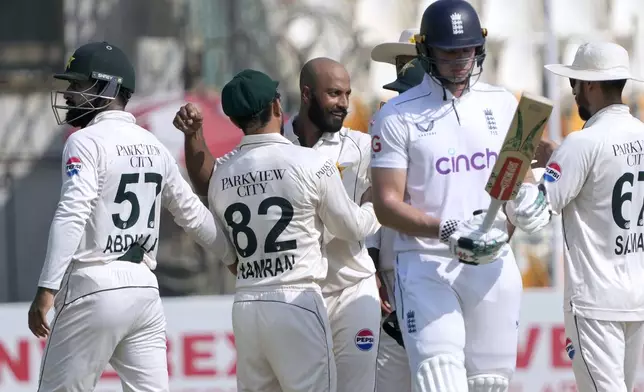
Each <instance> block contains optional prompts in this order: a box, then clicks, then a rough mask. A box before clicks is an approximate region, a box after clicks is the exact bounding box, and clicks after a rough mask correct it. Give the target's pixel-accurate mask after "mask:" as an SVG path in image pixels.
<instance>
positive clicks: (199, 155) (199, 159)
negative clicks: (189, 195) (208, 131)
mask: <svg viewBox="0 0 644 392" xmlns="http://www.w3.org/2000/svg"><path fill="white" fill-rule="evenodd" d="M183 149H184V156H185V161H186V169H187V170H188V177H190V182H192V184H193V185H194V188H195V191H196V192H197V194H199V195H201V196H207V195H208V185H209V184H210V177H211V176H212V173H213V172H214V170H215V164H216V163H215V158H214V157H213V156H212V154H211V153H210V150H209V149H208V146H207V145H206V141H205V139H204V136H203V129H201V128H200V129H199V130H198V131H197V132H195V133H193V134H191V135H186V137H185V138H184V144H183Z"/></svg>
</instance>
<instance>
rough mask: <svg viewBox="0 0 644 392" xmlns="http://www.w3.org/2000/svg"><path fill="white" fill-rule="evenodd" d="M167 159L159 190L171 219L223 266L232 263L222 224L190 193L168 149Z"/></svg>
mask: <svg viewBox="0 0 644 392" xmlns="http://www.w3.org/2000/svg"><path fill="white" fill-rule="evenodd" d="M166 159H167V162H168V170H167V179H166V184H165V186H164V188H163V191H162V200H163V205H164V207H165V208H167V209H168V211H170V213H171V214H172V216H173V217H174V221H175V222H176V223H177V224H178V225H179V226H181V227H182V228H183V229H184V230H185V231H186V233H188V235H190V236H191V237H192V238H193V239H194V240H195V241H196V242H197V243H199V244H200V245H201V246H203V247H204V248H205V249H207V250H209V251H213V252H214V253H215V254H216V255H217V257H218V259H219V260H222V261H223V262H224V263H225V264H226V265H230V264H233V263H234V262H235V258H236V253H235V251H234V248H233V246H232V244H231V243H230V241H229V239H228V236H227V235H226V232H225V231H224V229H223V225H222V224H221V223H220V222H219V221H218V219H217V218H216V217H215V216H213V214H211V213H210V211H209V210H208V208H206V206H205V205H204V204H203V203H202V202H201V200H199V197H198V196H197V195H196V194H195V193H194V192H192V189H191V188H190V185H189V184H188V183H187V182H186V181H185V180H184V179H183V177H182V176H181V173H179V167H178V166H177V163H176V162H175V160H174V158H172V157H171V156H170V153H169V152H167V151H166Z"/></svg>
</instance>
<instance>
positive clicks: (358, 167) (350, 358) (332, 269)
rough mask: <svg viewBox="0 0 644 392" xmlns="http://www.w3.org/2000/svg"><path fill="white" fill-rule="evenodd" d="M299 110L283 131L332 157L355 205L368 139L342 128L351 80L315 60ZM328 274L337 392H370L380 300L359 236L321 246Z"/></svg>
mask: <svg viewBox="0 0 644 392" xmlns="http://www.w3.org/2000/svg"><path fill="white" fill-rule="evenodd" d="M300 94H301V95H300V110H299V113H298V114H297V116H293V117H292V118H291V119H290V120H289V121H288V123H287V124H286V126H285V127H284V136H285V137H286V138H288V139H289V140H291V141H292V142H293V143H294V144H299V145H301V146H304V147H310V148H313V149H314V150H317V151H319V152H321V153H322V154H324V155H325V156H327V157H328V158H330V159H332V160H333V161H334V162H335V163H336V165H337V168H338V170H339V172H340V175H341V177H342V182H343V184H344V188H345V190H346V193H347V194H348V195H349V197H350V198H351V199H352V200H353V201H355V202H356V203H357V202H359V201H360V199H361V198H362V196H363V194H364V193H365V192H366V191H367V190H368V189H369V188H370V187H371V179H370V175H369V161H370V160H371V151H370V150H371V138H370V137H369V135H367V134H365V133H363V132H359V131H354V130H351V129H349V128H345V127H343V126H342V123H343V121H344V119H345V117H346V115H347V113H348V107H349V97H350V94H351V81H350V78H349V74H348V72H347V70H346V69H345V68H344V66H342V64H340V63H338V62H336V61H334V60H331V59H328V58H316V59H312V60H310V61H309V62H307V63H306V64H305V65H304V67H303V68H302V72H301V73H300ZM325 245H326V252H327V256H328V259H329V273H328V274H327V278H326V280H325V281H324V282H323V283H322V293H323V294H324V299H325V302H326V307H327V310H328V312H329V321H330V323H331V330H332V331H333V351H334V353H335V362H336V365H337V367H338V392H373V390H374V388H375V382H376V360H377V355H378V340H379V335H380V319H381V313H380V296H379V293H378V284H377V277H376V275H375V272H376V268H375V265H374V263H373V260H372V259H371V258H370V257H369V253H368V252H367V248H366V246H365V238H364V237H363V238H360V239H358V240H355V241H347V240H345V239H342V238H333V239H332V240H330V241H326V242H325Z"/></svg>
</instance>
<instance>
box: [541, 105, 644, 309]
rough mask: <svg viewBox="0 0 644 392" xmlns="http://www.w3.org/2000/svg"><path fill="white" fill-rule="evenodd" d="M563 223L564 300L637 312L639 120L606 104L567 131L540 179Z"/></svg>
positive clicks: (642, 288) (640, 293) (643, 203)
mask: <svg viewBox="0 0 644 392" xmlns="http://www.w3.org/2000/svg"><path fill="white" fill-rule="evenodd" d="M542 183H543V184H544V185H545V187H546V191H547V195H548V200H549V202H550V204H551V206H552V209H553V211H555V212H558V213H561V216H562V222H563V230H564V233H563V235H564V241H565V248H564V260H565V268H564V308H565V310H566V311H572V312H574V313H575V314H578V315H580V316H582V317H588V318H593V319H599V320H609V321H641V320H644V217H643V216H644V214H643V212H644V124H642V122H641V121H640V120H638V119H637V118H635V117H633V116H632V115H631V114H630V111H629V108H628V106H626V105H610V106H608V107H606V108H604V109H601V110H600V111H598V112H597V113H595V115H593V116H592V117H591V118H590V119H589V120H588V122H586V124H585V125H584V128H583V129H582V130H581V131H579V132H573V133H571V134H570V135H568V136H566V138H565V139H564V141H563V143H562V144H561V146H560V147H559V148H557V149H556V150H555V152H554V153H553V155H552V157H551V159H550V161H549V162H548V165H547V166H546V170H545V173H544V176H543V179H542Z"/></svg>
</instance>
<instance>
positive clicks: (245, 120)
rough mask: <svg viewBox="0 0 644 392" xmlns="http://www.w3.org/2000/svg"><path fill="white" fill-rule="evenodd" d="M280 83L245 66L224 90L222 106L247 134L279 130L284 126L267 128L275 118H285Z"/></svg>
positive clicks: (222, 92)
mask: <svg viewBox="0 0 644 392" xmlns="http://www.w3.org/2000/svg"><path fill="white" fill-rule="evenodd" d="M278 86H279V82H277V81H275V80H273V79H272V78H271V77H270V76H268V75H266V74H265V73H263V72H260V71H256V70H253V69H245V70H243V71H241V72H240V73H238V74H237V75H235V77H233V78H232V80H231V81H230V82H228V83H226V85H225V86H224V88H223V90H222V91H221V106H222V109H223V111H224V113H225V114H226V115H227V116H228V117H229V118H230V120H231V121H232V122H233V123H234V124H235V125H237V126H238V127H239V128H241V130H242V131H243V132H244V134H247V135H248V134H254V133H269V132H276V131H279V129H280V127H281V126H280V127H278V128H277V129H268V128H269V125H270V122H271V120H272V119H274V118H277V119H278V120H280V121H282V119H283V116H282V108H281V104H280V94H279V93H278V91H277V87H278ZM277 124H279V123H277Z"/></svg>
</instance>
